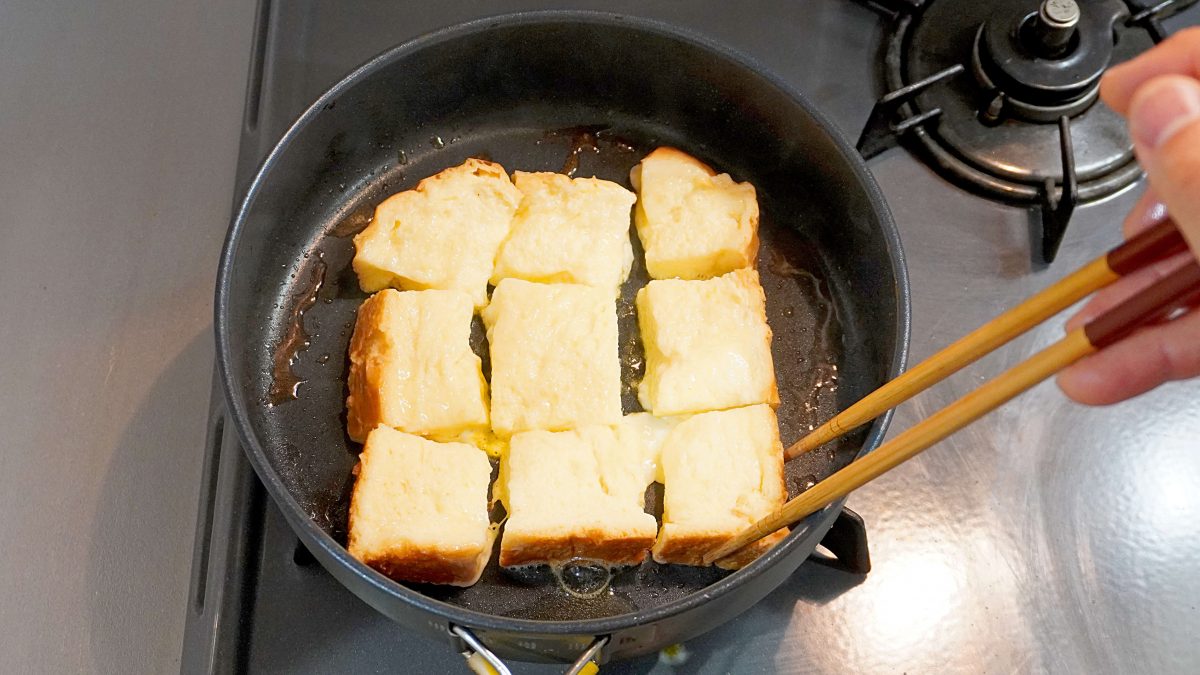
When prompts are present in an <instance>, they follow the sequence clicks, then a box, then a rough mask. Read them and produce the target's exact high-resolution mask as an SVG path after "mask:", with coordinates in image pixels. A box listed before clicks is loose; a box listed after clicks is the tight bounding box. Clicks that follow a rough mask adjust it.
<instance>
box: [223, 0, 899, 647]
mask: <svg viewBox="0 0 1200 675" xmlns="http://www.w3.org/2000/svg"><path fill="white" fill-rule="evenodd" d="M659 145H671V146H674V147H677V148H680V149H682V150H684V151H685V152H688V153H691V154H693V155H695V156H697V157H699V158H700V159H702V160H704V161H706V162H708V163H709V164H710V165H712V166H714V167H716V168H717V169H718V170H720V171H725V172H729V173H731V174H732V175H733V176H734V178H735V179H737V180H742V181H750V182H751V183H753V184H754V185H755V186H756V188H757V189H758V194H759V200H760V208H761V213H762V222H761V225H760V238H761V242H762V243H761V252H760V255H759V271H760V274H761V278H762V283H763V286H764V288H765V290H766V295H767V310H768V320H769V322H770V324H771V326H772V328H773V330H774V333H775V339H774V343H773V347H772V348H773V352H774V358H775V367H776V373H777V378H778V381H779V390H780V398H781V405H780V407H779V409H778V415H779V420H780V429H781V434H782V436H783V441H784V443H785V444H786V443H790V442H792V441H794V440H796V439H797V438H798V437H799V436H800V434H801V433H803V432H804V431H806V430H808V429H809V428H811V426H812V425H815V424H817V423H818V422H819V421H821V420H823V419H825V418H826V417H828V416H829V415H831V414H832V413H833V412H834V411H835V410H836V409H838V408H841V407H844V406H846V405H847V404H848V403H850V402H852V401H854V400H856V399H857V398H858V397H860V396H862V395H863V394H865V393H867V392H868V391H870V390H872V389H874V388H876V387H877V386H879V385H880V384H882V383H883V382H885V381H886V380H888V379H890V378H891V377H893V376H895V375H896V374H897V373H898V372H899V370H900V369H901V367H902V364H903V361H904V355H905V352H906V349H907V342H908V330H909V298H908V286H907V277H906V273H905V268H904V260H903V254H902V252H901V248H900V241H899V237H898V235H897V232H896V228H895V225H894V223H893V222H892V220H891V216H890V215H889V213H888V211H887V208H886V206H885V205H884V202H883V199H882V197H881V196H880V193H879V190H878V188H877V186H876V185H875V182H874V181H873V180H872V178H871V176H870V174H869V173H868V172H867V169H866V167H865V166H864V164H863V162H862V160H861V158H860V157H859V156H858V155H857V154H856V153H855V151H854V150H853V149H852V148H851V146H850V145H848V144H847V143H846V141H845V140H844V139H843V138H842V137H841V136H840V135H839V134H838V133H837V132H836V131H835V130H834V129H833V127H832V125H831V124H829V122H828V121H827V120H825V119H824V118H823V117H822V116H821V115H820V113H818V112H817V111H816V110H815V109H814V108H813V107H812V106H811V105H810V104H808V103H807V102H806V101H805V100H804V98H803V97H802V96H800V95H799V94H798V93H796V92H794V91H792V90H790V89H789V88H788V87H787V86H785V85H784V84H782V83H781V82H780V81H778V80H777V79H775V78H774V77H772V76H771V75H769V74H767V73H766V72H764V71H763V69H762V68H760V67H758V66H757V65H755V64H754V63H752V62H751V61H750V60H749V59H747V58H746V57H744V56H740V55H738V54H735V53H733V52H731V51H730V50H729V49H727V48H725V47H723V46H721V45H718V44H715V43H713V42H711V41H708V40H706V39H703V38H701V37H699V36H696V35H693V34H689V33H687V32H684V31H682V30H679V29H676V28H672V27H670V26H667V25H663V24H660V23H656V22H652V21H646V20H642V19H633V18H628V17H622V16H615V15H610V14H601V13H591V12H535V13H525V14H515V15H508V16H502V17H498V18H494V19H486V20H481V21H475V22H472V23H467V24H463V25H460V26H457V27H454V28H450V29H446V30H442V31H439V32H436V33H433V34H431V35H428V36H425V37H422V38H419V39H417V40H414V41H412V42H409V43H407V44H404V45H402V46H400V47H397V48H395V49H392V50H390V51H388V52H386V53H384V54H382V55H380V56H378V57H376V58H375V59H373V60H371V61H370V62H368V63H366V64H364V65H363V66H361V67H359V68H358V69H357V70H355V71H354V72H352V73H351V74H350V75H348V76H347V77H346V78H345V79H343V80H342V81H341V82H339V83H338V84H336V85H334V86H333V88H332V89H330V90H329V91H328V92H327V93H325V94H324V95H323V96H322V97H321V98H320V99H318V100H317V101H316V102H315V103H314V104H313V105H312V106H311V107H310V108H308V110H307V111H305V112H304V114H303V115H301V117H300V118H299V119H298V120H297V121H296V122H295V124H293V126H292V127H291V128H290V129H289V130H288V131H287V132H286V133H285V134H284V136H283V138H282V139H281V140H280V141H279V143H278V145H277V146H276V147H275V149H274V150H273V151H272V152H271V153H270V155H269V156H268V157H267V158H266V160H265V161H264V162H263V164H262V166H261V167H260V169H259V171H258V173H257V175H256V177H255V178H254V180H253V181H252V183H251V185H250V187H249V189H248V191H247V193H246V195H245V198H244V200H243V201H242V202H241V205H240V207H239V209H238V210H237V213H236V215H235V218H234V221H233V223H232V225H231V227H230V230H229V235H228V238H227V239H226V242H225V246H224V250H223V252H222V255H221V261H220V269H219V273H218V280H217V295H216V317H215V322H216V338H217V359H218V368H219V370H220V374H221V379H222V382H223V386H224V390H225V395H226V398H227V403H228V406H229V410H230V411H231V417H232V419H233V421H234V423H235V424H236V426H237V429H238V431H239V433H240V435H241V437H242V440H243V442H244V446H245V449H246V452H247V454H248V455H249V458H250V461H251V463H252V464H253V466H254V468H255V470H256V471H257V472H258V475H259V476H260V478H261V479H262V482H263V483H264V484H265V485H266V488H267V490H268V492H269V493H270V494H271V496H272V497H273V498H274V499H275V501H276V502H277V504H278V505H279V507H280V509H281V510H282V512H283V513H284V515H285V516H286V517H287V519H288V521H289V523H290V524H291V526H292V527H293V528H294V529H295V531H296V534H297V536H298V537H299V538H300V540H301V541H302V542H303V543H304V544H305V546H306V547H308V548H309V550H310V551H312V553H313V555H314V556H315V557H316V558H317V559H318V560H320V562H321V563H322V564H323V565H324V566H325V567H326V568H327V569H328V570H329V571H330V572H331V573H332V574H333V575H334V576H335V577H336V578H337V579H338V580H339V581H340V582H341V583H342V584H344V585H345V586H346V587H347V588H349V589H350V590H351V591H352V592H354V593H355V594H357V595H358V596H359V597H361V598H362V599H363V600H365V601H366V602H367V603H369V604H370V605H371V606H373V607H375V608H376V609H377V610H379V611H380V612H382V613H383V614H385V615H387V616H388V617H391V618H392V619H394V620H395V621H397V622H400V623H402V624H404V625H406V626H409V627H411V628H412V629H415V630H418V631H422V632H424V633H426V634H428V635H430V636H433V637H435V638H438V639H440V640H442V641H445V642H448V643H450V644H452V645H454V646H455V647H457V648H459V649H463V648H464V647H465V643H468V644H469V645H470V646H471V648H474V649H485V650H489V651H490V652H494V653H495V654H496V655H498V656H499V657H502V658H515V659H522V660H556V661H566V662H570V661H572V660H575V659H576V658H577V657H579V655H580V654H581V653H583V652H585V651H587V652H589V653H595V654H596V655H597V657H598V658H599V660H601V661H604V660H608V659H619V658H627V657H633V656H637V655H640V654H644V653H648V652H652V651H655V650H657V649H659V648H661V647H662V646H664V645H668V644H672V643H675V642H679V641H681V640H684V639H687V638H690V637H693V636H695V635H697V634H699V633H701V632H704V631H706V630H709V629H711V628H713V627H715V626H716V625H718V624H719V623H721V622H724V621H727V620H728V619H730V618H732V617H733V616H735V615H737V614H738V613H739V612H742V611H744V610H745V609H747V608H749V607H750V606H752V605H753V604H754V603H755V602H757V601H758V600H760V599H761V598H762V597H764V596H765V595H766V594H767V593H769V592H771V591H772V590H773V589H775V588H776V587H777V586H778V585H779V584H780V583H782V582H783V580H784V579H785V578H786V577H787V576H788V575H789V574H790V573H791V572H792V571H794V570H795V569H796V567H797V566H798V565H800V563H801V562H803V561H804V559H805V558H806V557H807V556H808V555H809V554H811V553H812V552H813V550H814V549H815V547H816V546H817V543H818V542H819V541H820V539H821V537H822V536H823V535H824V534H825V532H826V531H827V530H828V529H829V527H830V525H831V524H832V522H833V520H834V518H835V517H836V516H837V513H838V510H839V509H840V504H839V505H835V506H834V507H831V508H829V509H826V510H825V511H822V512H820V513H817V514H814V515H813V516H811V517H810V518H808V519H807V520H806V521H804V522H803V523H801V524H800V525H798V526H797V527H796V528H794V530H793V532H792V534H791V535H790V536H789V537H788V538H787V539H786V540H785V541H784V542H782V543H781V544H779V545H778V546H776V547H775V548H774V549H772V550H771V551H769V552H768V553H766V554H765V555H763V556H762V557H760V558H759V559H758V560H756V561H755V562H753V563H752V564H750V565H748V566H747V567H745V568H744V569H742V570H739V571H737V572H734V573H728V572H723V571H720V570H716V569H700V568H688V567H682V566H665V565H656V564H654V563H646V564H643V565H642V566H640V567H637V568H633V569H629V570H625V571H622V572H620V573H618V574H616V575H615V576H614V578H613V579H612V580H611V582H610V584H609V587H608V588H607V590H605V591H603V592H601V593H599V594H588V595H589V596H590V597H577V596H578V595H580V594H579V593H574V594H571V593H567V592H565V591H564V589H563V588H562V587H560V584H559V583H558V580H556V579H555V578H552V577H551V575H549V574H548V573H546V572H532V573H522V574H515V573H510V572H506V571H502V570H499V569H498V568H497V566H496V565H495V561H494V560H493V562H492V564H491V565H489V568H488V570H487V572H486V573H485V574H484V576H483V578H482V580H481V581H480V582H479V583H478V584H476V585H475V586H473V587H471V588H466V589H460V588H450V587H437V586H423V585H417V584H403V583H397V582H394V581H392V580H390V579H388V578H386V577H384V576H383V575H381V574H379V573H377V572H375V571H374V570H371V569H369V568H367V567H366V566H364V565H362V564H360V563H359V562H358V561H356V560H354V559H352V558H351V557H350V556H349V555H348V554H347V552H346V550H345V548H344V543H345V540H346V523H347V511H348V505H349V495H350V489H351V487H352V486H353V474H352V471H353V468H354V466H355V464H356V462H357V453H358V452H359V450H360V448H359V446H357V445H356V444H354V443H351V442H350V441H349V439H348V438H347V437H346V435H345V417H344V405H345V396H346V375H347V369H348V365H347V362H346V356H345V355H346V349H347V346H348V342H349V337H350V332H351V330H352V328H353V322H354V317H355V312H356V310H357V308H358V306H359V305H360V304H361V302H362V301H363V299H364V298H365V295H364V294H363V293H362V292H361V291H360V290H359V287H358V284H357V279H356V278H355V276H354V273H353V271H352V270H351V267H350V260H351V258H352V256H353V244H352V242H351V240H350V238H349V235H350V234H352V233H354V232H355V231H358V230H360V229H362V227H364V226H365V225H366V223H367V221H368V220H369V218H370V216H371V212H372V210H373V207H374V205H375V204H377V203H378V202H379V201H381V200H382V199H383V198H385V197H386V196H388V195H389V194H392V193H394V192H397V191H400V190H403V189H407V188H409V187H412V186H414V185H415V184H416V182H417V181H418V180H420V179H421V178H423V177H425V176H428V175H431V174H434V173H436V172H438V171H440V170H441V169H444V168H446V167H449V166H454V165H456V164H459V163H460V162H462V161H463V160H464V159H465V158H467V157H471V156H476V157H484V158H488V159H491V160H494V161H497V162H499V163H501V164H502V165H504V167H505V168H507V169H508V170H509V171H513V170H525V171H536V170H549V171H560V170H561V171H566V172H568V173H572V172H573V173H575V175H580V176H590V175H594V176H598V177H600V178H605V179H608V180H613V181H616V182H618V183H621V184H623V185H626V186H628V185H629V180H628V173H629V169H630V167H632V166H633V165H634V164H635V163H636V162H637V161H638V160H639V159H640V158H641V157H642V156H644V154H646V153H647V152H648V151H649V150H651V149H653V148H654V147H657V146H659ZM633 239H634V244H635V248H636V246H637V239H636V237H634V238H633ZM635 252H636V253H637V255H638V257H639V259H640V256H641V251H640V249H637V250H636V251H635ZM646 280H647V277H646V273H645V270H644V268H641V267H638V268H635V270H634V272H633V274H632V278H631V280H630V281H629V282H628V283H627V284H626V285H625V287H624V289H623V295H622V298H621V300H620V301H619V302H618V315H619V317H620V320H619V324H620V326H619V327H620V334H621V355H622V368H623V377H624V380H625V382H626V385H627V388H626V391H625V393H624V396H623V404H624V407H625V410H626V412H634V411H636V410H639V409H640V408H639V407H638V404H637V399H636V396H634V394H633V388H632V387H631V386H628V385H630V384H632V383H633V382H635V381H636V379H637V378H638V377H639V376H640V373H641V369H642V367H643V366H642V363H641V352H640V349H641V346H640V344H639V343H638V342H637V339H636V330H635V326H636V317H635V316H634V315H633V310H632V303H631V300H632V297H633V293H634V292H635V291H636V289H637V288H638V287H639V286H641V285H642V284H644V283H645V282H646ZM475 328H476V330H475V337H474V339H473V346H474V347H475V348H476V349H477V350H479V351H480V352H481V356H482V357H483V359H484V368H485V373H486V372H487V368H488V362H487V353H486V348H485V347H484V345H483V343H482V337H481V336H482V331H481V330H480V327H479V326H478V325H477V326H476V327H475ZM886 425H887V418H886V417H885V418H883V419H881V420H878V421H877V422H876V423H875V424H874V425H873V426H871V427H870V428H869V429H864V430H862V431H860V432H859V433H857V434H853V435H850V436H848V437H845V438H843V439H842V440H841V441H840V442H839V443H838V444H837V445H836V446H835V447H833V448H831V449H827V450H821V451H818V452H815V453H811V454H810V455H807V456H805V457H802V458H799V459H797V460H795V461H793V462H791V463H790V464H789V465H788V469H787V473H788V481H787V484H788V488H789V492H790V493H791V494H793V495H794V494H796V493H798V492H799V491H801V490H803V489H805V488H806V487H807V486H808V485H810V484H811V483H813V482H815V481H817V480H820V479H821V478H823V477H825V476H827V475H829V474H830V473H832V472H834V471H836V470H837V469H839V468H841V467H843V466H845V465H846V464H847V463H849V462H850V461H851V460H853V459H854V458H855V457H856V456H858V455H860V454H861V453H864V452H867V451H869V450H870V449H872V448H874V447H875V446H876V445H877V444H878V442H879V441H880V439H881V437H882V435H883V433H884V429H885V427H886ZM649 502H650V504H651V506H652V507H653V508H658V505H659V504H660V502H661V495H660V494H657V493H655V492H654V490H651V494H650V499H649ZM497 548H498V547H497ZM573 571H574V572H576V576H578V575H580V574H583V573H584V572H586V571H587V570H586V569H580V570H573ZM575 590H578V589H575Z"/></svg>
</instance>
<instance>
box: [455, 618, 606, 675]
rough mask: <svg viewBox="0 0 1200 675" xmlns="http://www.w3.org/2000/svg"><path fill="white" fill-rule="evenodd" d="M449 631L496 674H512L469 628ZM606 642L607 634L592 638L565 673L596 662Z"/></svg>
mask: <svg viewBox="0 0 1200 675" xmlns="http://www.w3.org/2000/svg"><path fill="white" fill-rule="evenodd" d="M450 632H451V633H454V634H455V635H457V636H458V637H459V638H461V639H462V641H463V642H465V643H467V646H468V647H469V648H470V650H471V651H472V652H473V653H475V654H478V655H479V656H480V657H481V658H482V659H483V660H484V661H486V662H487V664H488V665H489V666H491V667H492V669H493V670H495V671H496V673H497V675H512V671H511V670H509V669H508V666H507V665H505V663H504V660H503V659H501V658H500V657H499V656H496V654H495V652H493V651H492V650H490V649H488V648H487V645H485V644H483V642H482V641H480V639H479V638H477V637H475V634H474V633H472V632H471V629H470V628H465V627H463V626H451V628H450ZM606 644H608V636H607V635H605V636H602V637H598V638H596V639H595V640H593V641H592V644H591V645H589V646H588V648H587V649H585V650H584V651H583V653H582V654H580V655H579V658H577V659H575V661H574V662H573V663H572V664H571V667H570V668H568V669H567V672H566V675H580V673H583V672H584V669H585V668H587V666H588V664H589V663H593V664H594V663H596V662H597V656H599V654H600V650H601V649H604V645H606ZM593 667H594V668H595V670H593V671H592V672H596V671H598V670H599V667H598V666H593Z"/></svg>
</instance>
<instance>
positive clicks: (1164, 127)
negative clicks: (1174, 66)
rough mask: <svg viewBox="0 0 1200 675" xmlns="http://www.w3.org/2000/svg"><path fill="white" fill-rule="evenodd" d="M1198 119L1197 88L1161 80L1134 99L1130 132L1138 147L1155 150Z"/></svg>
mask: <svg viewBox="0 0 1200 675" xmlns="http://www.w3.org/2000/svg"><path fill="white" fill-rule="evenodd" d="M1197 118H1200V84H1197V83H1196V82H1193V81H1189V80H1188V79H1186V78H1182V77H1180V78H1175V77H1169V78H1163V79H1162V80H1161V81H1152V82H1150V83H1149V84H1147V85H1146V87H1145V90H1144V91H1139V92H1138V93H1137V94H1135V95H1134V101H1133V105H1132V109H1131V110H1130V120H1129V130H1130V132H1131V133H1132V134H1133V138H1134V140H1135V141H1136V142H1137V143H1138V144H1140V145H1142V146H1145V147H1149V148H1156V147H1158V146H1160V145H1162V144H1163V143H1165V142H1166V140H1167V139H1168V138H1170V137H1171V136H1172V135H1174V134H1175V132H1177V131H1179V130H1180V129H1182V128H1183V127H1184V126H1186V125H1187V124H1188V123H1189V122H1192V121H1193V120H1195V119H1197Z"/></svg>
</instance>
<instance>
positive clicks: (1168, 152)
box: [1129, 75, 1200, 256]
mask: <svg viewBox="0 0 1200 675" xmlns="http://www.w3.org/2000/svg"><path fill="white" fill-rule="evenodd" d="M1129 111H1130V112H1129V131H1130V134H1131V135H1132V136H1133V143H1134V149H1135V151H1136V152H1137V154H1138V159H1139V160H1140V161H1141V163H1142V166H1143V167H1145V169H1146V175H1147V177H1148V179H1149V181H1150V185H1151V186H1153V187H1154V192H1155V193H1156V194H1157V195H1158V196H1159V198H1161V199H1162V201H1163V203H1164V204H1166V207H1167V211H1168V212H1169V213H1170V214H1171V217H1172V218H1173V219H1174V220H1175V223H1176V225H1178V226H1179V229H1180V231H1181V232H1182V233H1183V236H1184V238H1186V239H1187V240H1188V244H1189V245H1190V246H1191V248H1192V251H1193V252H1195V253H1197V255H1198V256H1200V81H1198V80H1195V79H1191V78H1187V77H1182V76H1179V75H1165V76H1162V77H1158V78H1155V79H1153V80H1151V81H1149V82H1147V83H1146V84H1144V85H1143V86H1142V87H1141V88H1139V89H1138V90H1137V93H1135V94H1134V96H1133V101H1132V102H1131V103H1130V108H1129Z"/></svg>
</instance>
